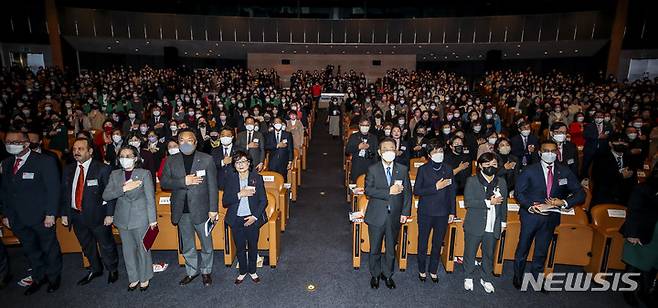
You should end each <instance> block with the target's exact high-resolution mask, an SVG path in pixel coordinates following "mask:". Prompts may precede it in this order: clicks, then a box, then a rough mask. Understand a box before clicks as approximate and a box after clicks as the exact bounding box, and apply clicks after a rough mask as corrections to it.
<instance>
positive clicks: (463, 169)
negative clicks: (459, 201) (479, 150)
mask: <svg viewBox="0 0 658 308" xmlns="http://www.w3.org/2000/svg"><path fill="white" fill-rule="evenodd" d="M447 145H448V146H447V147H446V150H447V151H445V155H444V156H445V159H444V162H445V163H446V164H447V165H448V166H450V167H451V168H453V169H452V174H453V176H454V182H455V183H454V184H455V189H456V191H457V195H463V194H464V187H465V186H466V179H467V178H468V177H469V176H470V175H471V162H472V161H473V158H472V156H471V155H470V154H469V153H465V147H464V139H463V138H461V137H459V136H457V135H455V136H452V138H450V140H448V143H447Z"/></svg>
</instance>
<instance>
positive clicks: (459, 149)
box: [455, 145, 464, 154]
mask: <svg viewBox="0 0 658 308" xmlns="http://www.w3.org/2000/svg"><path fill="white" fill-rule="evenodd" d="M463 152H464V146H463V145H456V146H455V153H457V154H461V153H463Z"/></svg>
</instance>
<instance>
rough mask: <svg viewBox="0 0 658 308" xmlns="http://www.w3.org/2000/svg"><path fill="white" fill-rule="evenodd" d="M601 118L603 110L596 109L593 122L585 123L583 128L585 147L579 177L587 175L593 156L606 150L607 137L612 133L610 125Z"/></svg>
mask: <svg viewBox="0 0 658 308" xmlns="http://www.w3.org/2000/svg"><path fill="white" fill-rule="evenodd" d="M603 119H604V116H603V112H601V111H597V112H596V113H595V114H594V123H587V124H586V125H585V128H584V130H583V137H584V138H585V147H584V149H583V166H582V169H581V170H580V177H581V178H587V177H589V167H590V165H591V164H592V161H593V160H594V157H596V155H598V154H599V153H605V152H607V150H608V137H609V136H610V134H611V133H612V126H611V125H610V123H609V122H604V121H603Z"/></svg>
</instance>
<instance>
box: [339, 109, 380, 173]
mask: <svg viewBox="0 0 658 308" xmlns="http://www.w3.org/2000/svg"><path fill="white" fill-rule="evenodd" d="M345 154H349V155H352V165H351V169H350V183H356V178H358V177H359V176H360V175H362V174H364V173H366V171H368V167H369V166H370V165H372V164H374V163H376V162H377V136H375V135H374V134H371V133H370V121H369V120H368V119H367V118H362V119H361V120H359V131H358V132H355V133H353V134H351V135H350V137H349V139H348V140H347V145H346V146H345Z"/></svg>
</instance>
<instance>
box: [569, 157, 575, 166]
mask: <svg viewBox="0 0 658 308" xmlns="http://www.w3.org/2000/svg"><path fill="white" fill-rule="evenodd" d="M575 162H576V161H575V160H574V159H573V158H572V159H570V160H567V165H571V164H573V163H575Z"/></svg>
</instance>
